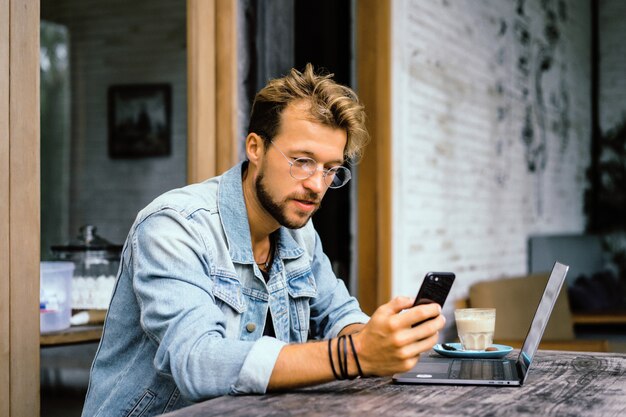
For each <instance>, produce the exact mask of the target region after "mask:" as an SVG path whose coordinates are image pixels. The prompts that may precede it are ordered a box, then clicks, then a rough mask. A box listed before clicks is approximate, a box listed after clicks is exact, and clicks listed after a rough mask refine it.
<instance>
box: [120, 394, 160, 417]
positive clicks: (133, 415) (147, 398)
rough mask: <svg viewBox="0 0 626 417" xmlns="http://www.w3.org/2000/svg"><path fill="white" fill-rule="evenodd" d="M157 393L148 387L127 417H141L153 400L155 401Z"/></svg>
mask: <svg viewBox="0 0 626 417" xmlns="http://www.w3.org/2000/svg"><path fill="white" fill-rule="evenodd" d="M155 397H156V394H155V393H154V392H152V391H150V390H149V389H147V390H146V391H145V392H144V393H143V395H142V396H141V397H140V398H139V400H138V401H137V402H136V403H135V406H134V407H133V408H132V410H130V412H129V413H128V414H126V417H141V416H142V415H144V413H145V412H146V411H147V410H148V407H150V404H152V401H154V399H155Z"/></svg>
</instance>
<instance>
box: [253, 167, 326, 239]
mask: <svg viewBox="0 0 626 417" xmlns="http://www.w3.org/2000/svg"><path fill="white" fill-rule="evenodd" d="M264 178H265V176H264V175H263V171H260V172H259V174H258V175H257V177H256V180H255V183H254V185H255V187H256V195H257V198H258V199H259V202H260V203H261V206H262V207H263V208H264V209H265V211H267V212H268V213H269V214H270V215H271V216H272V217H273V218H274V219H275V220H276V221H277V222H278V223H279V224H280V225H281V226H284V227H286V228H288V229H300V228H302V227H304V226H305V225H306V224H307V223H308V221H309V219H310V218H311V217H312V216H313V214H315V212H316V211H317V210H319V208H320V204H319V203H318V205H317V207H316V208H315V209H314V210H313V211H312V212H311V213H303V216H301V217H300V218H298V219H297V220H290V219H289V218H288V217H287V210H288V207H287V203H288V202H289V200H307V201H320V196H319V195H318V194H316V193H312V192H309V193H306V194H304V195H292V196H288V197H286V198H285V199H284V200H283V201H276V200H274V198H272V196H271V195H270V193H269V191H268V190H267V187H266V185H265V183H264V181H263V180H264Z"/></svg>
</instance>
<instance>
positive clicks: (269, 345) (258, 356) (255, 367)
mask: <svg viewBox="0 0 626 417" xmlns="http://www.w3.org/2000/svg"><path fill="white" fill-rule="evenodd" d="M286 344H287V343H285V342H283V341H280V340H278V339H275V338H273V337H267V336H264V337H262V338H261V339H259V340H258V341H257V342H256V343H255V344H254V345H253V346H252V349H250V352H249V353H248V355H247V356H246V359H245V360H244V362H243V366H242V367H241V371H240V372H239V378H238V379H237V382H236V383H235V385H233V386H232V387H231V394H232V395H239V394H265V392H266V391H267V386H268V384H269V382H270V377H271V376H272V371H273V370H274V365H275V364H276V361H277V360H278V355H279V354H280V351H281V349H282V348H283V346H285V345H286Z"/></svg>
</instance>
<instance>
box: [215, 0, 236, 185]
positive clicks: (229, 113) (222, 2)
mask: <svg viewBox="0 0 626 417" xmlns="http://www.w3.org/2000/svg"><path fill="white" fill-rule="evenodd" d="M215 14H216V16H217V22H216V28H215V29H216V35H215V38H216V45H215V53H216V55H217V69H216V81H217V84H216V86H215V91H216V99H217V104H216V106H215V108H216V129H217V130H216V141H217V150H216V155H217V161H216V165H217V174H221V173H223V172H224V171H226V170H228V169H229V168H230V167H232V166H233V165H234V164H235V163H236V162H237V161H238V159H239V155H238V145H239V141H240V139H241V138H239V132H238V131H237V115H238V105H237V98H238V96H237V51H238V48H237V2H236V1H232V0H217V1H216V10H215Z"/></svg>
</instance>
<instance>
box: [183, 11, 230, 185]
mask: <svg viewBox="0 0 626 417" xmlns="http://www.w3.org/2000/svg"><path fill="white" fill-rule="evenodd" d="M237 50H238V49H237V1H232V0H187V103H188V105H187V113H188V115H187V117H188V118H187V136H188V138H187V182H188V183H194V182H199V181H203V180H205V179H207V178H210V177H213V176H215V175H219V174H221V173H223V172H224V171H226V170H227V169H228V168H230V167H231V166H232V165H234V164H235V163H236V162H237V158H238V156H237V143H238V141H239V140H240V138H238V137H237V135H238V133H237V114H238V106H237Z"/></svg>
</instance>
